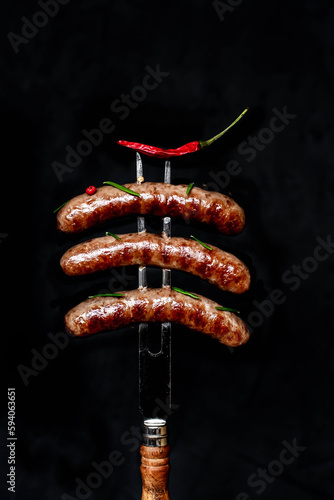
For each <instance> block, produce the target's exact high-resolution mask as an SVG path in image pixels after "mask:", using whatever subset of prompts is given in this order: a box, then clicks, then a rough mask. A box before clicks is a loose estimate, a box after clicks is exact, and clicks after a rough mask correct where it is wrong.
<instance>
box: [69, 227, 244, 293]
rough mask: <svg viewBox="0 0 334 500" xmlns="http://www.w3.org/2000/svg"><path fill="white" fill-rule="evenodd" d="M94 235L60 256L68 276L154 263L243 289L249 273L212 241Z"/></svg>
mask: <svg viewBox="0 0 334 500" xmlns="http://www.w3.org/2000/svg"><path fill="white" fill-rule="evenodd" d="M117 236H118V238H119V240H117V239H115V238H114V237H113V236H104V237H102V238H95V239H92V240H89V241H86V242H84V243H80V244H79V245H75V246H74V247H72V248H70V249H69V250H67V252H65V254H64V255H63V256H62V258H61V260H60V265H61V267H62V269H63V271H64V272H65V273H66V274H68V275H69V276H74V275H84V274H90V273H93V272H95V271H102V270H105V269H110V268H112V267H119V266H131V265H142V266H149V265H151V266H158V267H161V268H169V269H180V270H182V271H186V272H188V273H191V274H194V275H196V276H200V277H201V278H203V279H206V280H208V281H209V282H210V283H212V284H214V285H216V286H218V287H219V288H220V289H222V290H225V291H230V292H233V293H243V292H245V291H246V290H248V288H249V285H250V273H249V270H248V269H247V267H246V266H245V264H243V262H241V261H240V260H239V259H237V258H236V257H235V256H234V255H232V254H230V253H228V252H224V251H223V250H220V249H219V248H217V247H214V246H212V245H210V246H211V248H212V250H209V249H206V248H205V247H203V246H202V245H201V244H200V243H198V242H197V241H194V240H190V239H185V238H175V237H173V238H166V237H162V236H159V235H157V234H150V233H146V232H143V233H139V234H138V233H130V234H121V235H117Z"/></svg>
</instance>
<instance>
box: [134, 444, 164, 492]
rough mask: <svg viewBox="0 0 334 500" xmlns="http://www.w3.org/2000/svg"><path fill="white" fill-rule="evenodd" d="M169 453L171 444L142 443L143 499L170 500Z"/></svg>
mask: <svg viewBox="0 0 334 500" xmlns="http://www.w3.org/2000/svg"><path fill="white" fill-rule="evenodd" d="M169 453H170V446H161V447H153V446H144V445H141V447H140V454H141V467H140V470H141V475H142V479H143V492H142V497H141V499H142V500H169V493H168V478H169Z"/></svg>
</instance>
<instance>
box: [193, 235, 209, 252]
mask: <svg viewBox="0 0 334 500" xmlns="http://www.w3.org/2000/svg"><path fill="white" fill-rule="evenodd" d="M190 238H192V239H193V240H195V241H198V243H200V244H201V245H203V247H205V248H207V249H208V250H212V248H211V247H209V245H207V244H206V243H203V241H201V240H199V239H198V238H196V236H193V235H190Z"/></svg>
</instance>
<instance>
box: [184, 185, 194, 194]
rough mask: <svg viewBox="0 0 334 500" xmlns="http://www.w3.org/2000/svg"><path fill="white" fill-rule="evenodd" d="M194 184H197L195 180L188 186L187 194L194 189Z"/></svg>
mask: <svg viewBox="0 0 334 500" xmlns="http://www.w3.org/2000/svg"><path fill="white" fill-rule="evenodd" d="M194 185H195V183H194V182H191V183H190V184H189V186H188V187H187V192H186V194H187V195H188V194H189V193H190V191H191V190H192V188H193V187H194Z"/></svg>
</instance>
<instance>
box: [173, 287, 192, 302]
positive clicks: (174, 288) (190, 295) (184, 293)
mask: <svg viewBox="0 0 334 500" xmlns="http://www.w3.org/2000/svg"><path fill="white" fill-rule="evenodd" d="M172 290H174V291H175V292H179V293H183V295H188V296H189V297H192V298H193V299H199V296H198V295H195V294H194V293H191V292H186V291H185V290H182V288H177V287H176V286H172Z"/></svg>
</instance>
